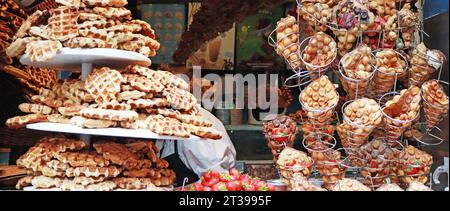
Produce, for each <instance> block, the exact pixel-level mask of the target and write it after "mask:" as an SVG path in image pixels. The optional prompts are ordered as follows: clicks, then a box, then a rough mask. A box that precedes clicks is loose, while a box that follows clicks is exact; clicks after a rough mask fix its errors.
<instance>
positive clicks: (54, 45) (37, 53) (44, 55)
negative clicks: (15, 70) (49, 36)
mask: <svg viewBox="0 0 450 211" xmlns="http://www.w3.org/2000/svg"><path fill="white" fill-rule="evenodd" d="M61 50H62V44H61V43H60V42H59V41H53V40H41V41H34V42H30V43H28V44H27V48H26V50H25V53H26V54H27V55H28V56H29V57H30V60H31V61H33V62H45V61H48V60H50V59H51V58H53V57H54V56H56V54H57V53H59V52H60V51H61Z"/></svg>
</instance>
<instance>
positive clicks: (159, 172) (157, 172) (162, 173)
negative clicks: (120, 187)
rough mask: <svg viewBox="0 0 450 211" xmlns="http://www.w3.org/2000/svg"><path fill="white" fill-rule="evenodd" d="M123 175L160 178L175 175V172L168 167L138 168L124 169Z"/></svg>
mask: <svg viewBox="0 0 450 211" xmlns="http://www.w3.org/2000/svg"><path fill="white" fill-rule="evenodd" d="M123 174H124V176H125V177H129V178H151V179H160V178H162V177H167V178H172V177H174V176H175V172H174V171H173V170H170V169H140V170H134V171H125V172H124V173H123Z"/></svg>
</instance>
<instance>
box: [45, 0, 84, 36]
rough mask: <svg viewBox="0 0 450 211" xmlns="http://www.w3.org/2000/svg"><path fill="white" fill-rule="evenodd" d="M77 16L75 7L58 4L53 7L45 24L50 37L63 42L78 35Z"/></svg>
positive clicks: (77, 12)
mask: <svg viewBox="0 0 450 211" xmlns="http://www.w3.org/2000/svg"><path fill="white" fill-rule="evenodd" d="M79 16H80V13H79V11H78V9H77V8H76V7H67V6H60V7H58V8H55V9H53V10H52V16H51V17H50V18H49V19H48V26H47V28H48V33H49V35H50V38H51V39H53V40H59V41H61V42H64V41H66V40H69V39H71V38H74V37H76V36H78V17H79Z"/></svg>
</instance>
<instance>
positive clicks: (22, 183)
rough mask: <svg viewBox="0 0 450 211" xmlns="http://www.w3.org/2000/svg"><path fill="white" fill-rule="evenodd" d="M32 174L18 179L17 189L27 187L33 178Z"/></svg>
mask: <svg viewBox="0 0 450 211" xmlns="http://www.w3.org/2000/svg"><path fill="white" fill-rule="evenodd" d="M33 178H34V176H25V177H22V178H20V179H19V181H17V184H16V189H17V190H23V188H24V187H28V186H30V185H31V181H32V180H33Z"/></svg>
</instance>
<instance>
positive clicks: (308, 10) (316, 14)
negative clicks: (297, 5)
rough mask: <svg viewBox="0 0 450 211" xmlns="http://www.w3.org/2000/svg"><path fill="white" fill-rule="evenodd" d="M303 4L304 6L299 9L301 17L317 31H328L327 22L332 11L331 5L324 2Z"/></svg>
mask: <svg viewBox="0 0 450 211" xmlns="http://www.w3.org/2000/svg"><path fill="white" fill-rule="evenodd" d="M302 6H303V8H301V9H299V10H298V13H299V14H300V15H301V17H302V18H303V19H304V20H306V21H307V23H308V24H309V25H310V26H311V27H314V28H315V30H316V31H327V29H328V23H327V22H328V19H329V16H330V15H331V12H332V11H331V8H330V6H328V5H327V4H324V3H315V4H313V3H307V4H303V5H302Z"/></svg>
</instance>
